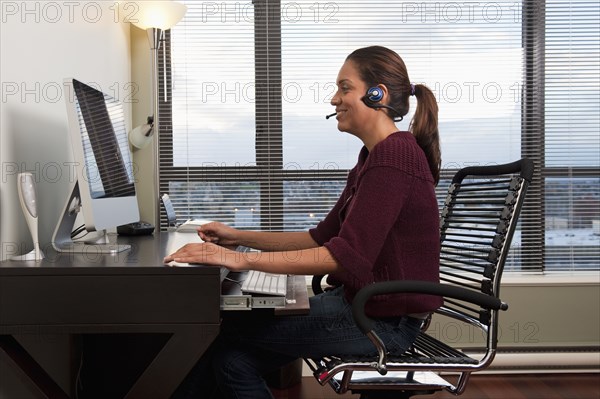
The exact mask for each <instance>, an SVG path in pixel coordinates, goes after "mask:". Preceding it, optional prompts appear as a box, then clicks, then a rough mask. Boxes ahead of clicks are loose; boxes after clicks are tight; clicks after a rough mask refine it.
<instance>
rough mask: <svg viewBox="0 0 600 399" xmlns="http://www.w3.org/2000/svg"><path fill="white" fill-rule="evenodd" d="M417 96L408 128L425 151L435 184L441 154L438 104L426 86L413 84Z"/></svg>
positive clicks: (438, 175)
mask: <svg viewBox="0 0 600 399" xmlns="http://www.w3.org/2000/svg"><path fill="white" fill-rule="evenodd" d="M413 87H414V94H415V97H417V110H416V111H415V114H414V116H413V118H412V121H411V122H410V127H409V130H410V131H411V132H412V134H413V136H415V138H416V139H417V143H419V146H420V147H421V148H422V149H423V152H425V156H426V157H427V162H428V163H429V169H430V170H431V174H432V175H433V180H434V181H435V184H436V185H437V183H438V182H439V180H440V168H441V166H442V156H441V149H440V134H439V131H438V105H437V101H436V99H435V96H434V95H433V93H432V92H431V90H429V88H428V87H427V86H424V85H421V84H417V85H414V86H413Z"/></svg>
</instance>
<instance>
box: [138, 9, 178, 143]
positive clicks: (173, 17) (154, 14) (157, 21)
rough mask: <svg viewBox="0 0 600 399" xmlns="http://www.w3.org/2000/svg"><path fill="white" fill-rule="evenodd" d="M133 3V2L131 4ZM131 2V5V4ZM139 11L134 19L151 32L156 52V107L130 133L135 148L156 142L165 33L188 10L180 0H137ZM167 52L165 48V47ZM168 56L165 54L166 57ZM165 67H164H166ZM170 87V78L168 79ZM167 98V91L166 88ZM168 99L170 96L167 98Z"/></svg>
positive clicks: (154, 74)
mask: <svg viewBox="0 0 600 399" xmlns="http://www.w3.org/2000/svg"><path fill="white" fill-rule="evenodd" d="M128 4H129V3H128ZM129 5H131V4H129ZM135 7H136V9H135V12H134V13H133V16H132V17H131V19H130V22H131V23H132V24H133V25H135V26H136V27H138V28H140V29H144V30H145V31H146V34H147V35H148V42H149V44H150V50H151V55H152V61H151V62H152V106H153V114H152V116H149V117H148V120H147V121H146V123H145V124H143V125H140V126H138V127H136V128H135V129H133V130H132V131H131V132H130V134H129V141H130V142H131V144H132V146H133V148H134V150H135V149H138V148H143V147H145V146H147V145H148V144H149V143H150V142H151V141H152V136H153V135H154V132H155V131H158V127H159V120H158V116H159V115H158V103H159V100H158V50H159V49H160V48H161V45H162V44H163V42H164V32H165V31H166V30H168V29H171V28H172V27H173V26H175V25H176V24H177V23H178V22H179V21H181V19H182V18H183V16H184V15H185V12H186V11H187V7H186V6H185V5H183V4H181V3H179V2H176V1H170V0H165V1H138V2H135ZM162 50H163V51H165V47H164V46H162ZM164 59H165V57H163V60H164ZM163 70H164V66H163ZM165 86H166V79H165ZM164 92H165V97H166V95H167V90H166V88H165V91H164ZM165 101H166V98H165Z"/></svg>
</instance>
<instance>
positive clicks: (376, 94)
mask: <svg viewBox="0 0 600 399" xmlns="http://www.w3.org/2000/svg"><path fill="white" fill-rule="evenodd" d="M382 99H383V90H381V89H380V88H379V87H377V86H376V87H371V88H369V90H367V94H365V95H364V96H363V97H362V98H361V100H362V101H363V102H364V103H365V105H366V106H367V107H369V108H373V109H382V108H386V109H389V110H390V111H393V112H394V113H395V114H396V116H392V119H393V120H394V122H400V121H401V120H402V115H400V113H399V112H398V111H396V110H395V109H394V108H393V107H390V106H389V105H385V104H377V103H378V102H380V101H381V100H382ZM392 115H393V114H392Z"/></svg>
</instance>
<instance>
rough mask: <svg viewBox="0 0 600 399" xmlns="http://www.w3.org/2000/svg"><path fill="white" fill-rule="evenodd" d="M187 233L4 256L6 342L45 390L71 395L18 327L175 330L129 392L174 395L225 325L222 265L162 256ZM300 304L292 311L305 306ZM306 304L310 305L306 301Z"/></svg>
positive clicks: (1, 343)
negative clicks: (97, 248)
mask: <svg viewBox="0 0 600 399" xmlns="http://www.w3.org/2000/svg"><path fill="white" fill-rule="evenodd" d="M182 234H183V235H184V236H182ZM185 235H187V237H190V238H192V237H193V235H189V233H166V232H163V233H160V232H157V233H155V234H154V235H153V236H144V237H133V238H122V237H119V238H118V241H119V242H120V243H129V244H130V245H131V246H132V249H131V250H130V251H127V252H122V253H117V254H114V255H99V254H97V253H94V251H90V252H88V253H85V254H67V253H55V252H51V251H46V252H47V253H46V258H45V259H44V260H43V261H41V262H37V263H35V262H30V261H24V262H14V261H6V262H1V263H0V347H2V348H3V349H5V351H6V352H7V354H8V355H9V357H10V358H11V359H12V360H13V361H14V362H15V363H16V365H17V366H18V367H19V368H21V369H22V370H23V371H24V372H25V373H26V374H27V376H28V377H29V378H30V379H31V380H32V381H33V382H34V383H35V384H36V385H37V386H38V388H39V389H40V390H41V391H42V392H43V393H44V394H45V395H46V396H47V397H49V398H52V399H57V398H68V397H69V395H68V394H67V393H65V392H64V390H63V389H61V388H60V387H59V386H58V385H57V384H56V383H55V382H54V381H53V380H52V378H50V377H49V375H48V374H47V373H46V372H45V371H44V369H43V368H42V367H41V366H40V365H39V364H38V363H37V361H36V360H35V359H33V358H32V357H31V356H29V355H28V353H27V351H25V349H24V348H23V347H22V346H21V345H20V344H19V343H18V342H17V341H16V340H15V339H14V338H13V336H14V335H20V334H99V333H101V334H116V333H119V334H123V333H125V334H129V333H144V334H146V333H158V334H169V335H170V338H168V340H167V341H166V343H165V345H164V347H162V349H160V351H159V352H158V354H157V355H156V357H155V358H154V360H153V361H151V362H150V364H149V365H148V366H147V368H146V369H145V370H144V371H143V372H142V373H141V375H140V376H139V378H137V381H135V383H134V384H133V386H132V387H131V389H130V390H129V392H128V393H127V394H126V396H125V397H126V398H128V399H129V398H131V399H133V398H140V399H147V398H168V397H169V396H170V394H171V393H172V392H173V391H174V389H175V388H176V387H177V386H178V384H179V383H180V382H181V380H182V379H183V378H184V377H185V375H186V374H187V373H188V372H189V370H190V369H191V367H192V366H193V365H194V364H195V363H196V362H197V360H198V359H199V358H200V356H201V355H202V353H203V352H204V351H205V350H206V348H207V347H208V345H210V343H211V342H212V341H213V339H214V338H215V337H216V336H217V334H218V331H219V325H220V309H219V308H220V278H219V269H218V268H213V267H202V266H198V267H165V266H164V265H163V263H162V259H163V257H164V256H165V254H167V253H170V252H171V251H172V249H173V248H175V247H177V246H179V245H182V239H186V238H187V237H185ZM113 238H114V237H113ZM301 279H302V280H303V278H301ZM298 290H300V291H301V288H300V287H299V288H298ZM304 290H306V287H304ZM300 297H301V296H299V298H300ZM306 298H307V297H306ZM306 301H307V299H306ZM299 306H300V304H296V306H295V308H296V309H292V307H290V309H289V311H291V312H292V313H294V312H298V311H302V310H301V309H300V310H298V309H299ZM302 306H304V311H306V310H307V303H306V304H304V305H302ZM280 313H281V312H280Z"/></svg>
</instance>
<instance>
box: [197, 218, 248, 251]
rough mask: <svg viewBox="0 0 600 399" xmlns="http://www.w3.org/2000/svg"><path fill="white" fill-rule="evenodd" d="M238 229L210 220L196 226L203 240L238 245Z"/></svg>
mask: <svg viewBox="0 0 600 399" xmlns="http://www.w3.org/2000/svg"><path fill="white" fill-rule="evenodd" d="M238 235H239V230H237V229H234V228H233V227H229V226H227V225H225V224H223V223H220V222H210V223H206V224H203V225H202V226H200V227H198V236H199V237H200V238H201V239H202V240H203V241H205V242H212V243H214V244H219V245H239V244H240V242H239V238H238Z"/></svg>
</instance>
